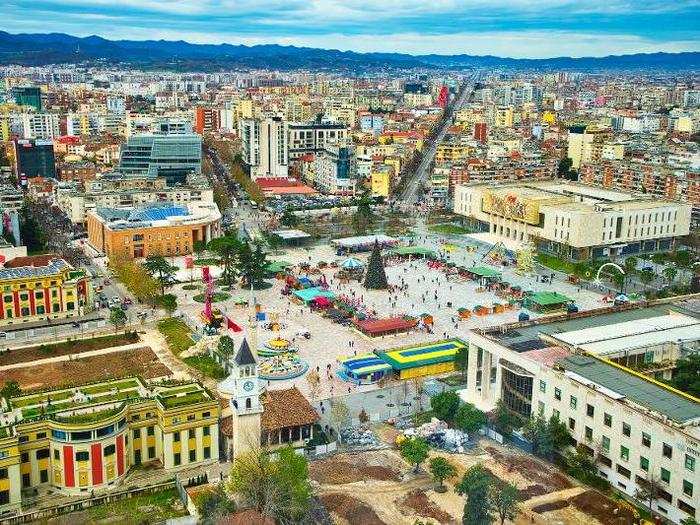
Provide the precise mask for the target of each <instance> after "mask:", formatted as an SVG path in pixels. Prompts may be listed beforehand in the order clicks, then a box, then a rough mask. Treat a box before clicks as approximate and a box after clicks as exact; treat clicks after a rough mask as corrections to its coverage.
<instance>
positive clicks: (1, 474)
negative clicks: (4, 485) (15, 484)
mask: <svg viewBox="0 0 700 525" xmlns="http://www.w3.org/2000/svg"><path fill="white" fill-rule="evenodd" d="M0 479H7V469H6V468H0Z"/></svg>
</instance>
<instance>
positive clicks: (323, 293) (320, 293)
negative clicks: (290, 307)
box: [294, 287, 335, 303]
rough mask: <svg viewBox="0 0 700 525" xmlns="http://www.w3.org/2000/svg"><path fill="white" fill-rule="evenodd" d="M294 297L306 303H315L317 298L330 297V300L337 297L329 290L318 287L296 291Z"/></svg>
mask: <svg viewBox="0 0 700 525" xmlns="http://www.w3.org/2000/svg"><path fill="white" fill-rule="evenodd" d="M294 295H295V296H297V297H298V298H299V299H301V300H302V301H304V302H305V303H308V302H309V301H313V300H314V299H315V298H316V297H328V299H333V298H334V297H335V294H334V293H333V292H331V291H329V290H322V289H321V288H318V287H314V288H305V289H303V290H296V291H295V292H294Z"/></svg>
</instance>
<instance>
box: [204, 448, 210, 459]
mask: <svg viewBox="0 0 700 525" xmlns="http://www.w3.org/2000/svg"><path fill="white" fill-rule="evenodd" d="M210 457H211V448H210V447H204V459H209V458H210Z"/></svg>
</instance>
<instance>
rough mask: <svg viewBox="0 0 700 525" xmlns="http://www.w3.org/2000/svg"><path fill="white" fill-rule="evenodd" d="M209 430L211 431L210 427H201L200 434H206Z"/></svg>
mask: <svg viewBox="0 0 700 525" xmlns="http://www.w3.org/2000/svg"><path fill="white" fill-rule="evenodd" d="M210 432H211V429H210V428H209V427H203V428H202V435H203V436H208V435H209V433H210Z"/></svg>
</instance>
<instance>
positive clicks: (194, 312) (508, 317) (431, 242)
mask: <svg viewBox="0 0 700 525" xmlns="http://www.w3.org/2000/svg"><path fill="white" fill-rule="evenodd" d="M414 242H415V243H416V244H417V245H421V246H427V247H430V248H431V249H434V250H437V251H442V253H443V254H444V255H447V256H448V257H449V259H450V260H452V261H453V262H455V263H457V264H459V265H463V266H465V267H470V266H472V265H473V264H486V263H485V262H484V263H482V261H481V259H482V258H483V256H484V254H485V252H486V251H488V249H489V248H488V247H486V246H483V245H482V246H478V249H477V251H475V252H474V251H468V250H467V249H466V248H465V246H466V245H467V244H472V245H476V243H469V242H462V243H461V244H457V243H454V242H452V244H453V246H456V248H451V251H450V252H449V253H448V252H444V251H443V250H444V248H445V244H444V242H445V239H443V238H442V237H441V236H438V235H424V236H421V237H418V238H416V240H415V241H414ZM368 256H369V254H367V253H364V254H356V255H353V257H355V258H357V259H359V260H361V261H363V262H366V261H367V258H368ZM270 258H271V259H272V260H279V261H286V262H289V263H293V264H297V265H298V264H299V263H309V264H310V265H311V266H316V265H317V264H318V262H319V261H324V262H326V263H330V262H334V261H337V262H342V261H343V260H344V259H345V257H339V256H338V255H336V253H335V251H334V250H333V249H332V248H331V247H330V246H314V247H311V248H294V249H287V250H284V251H283V252H280V253H279V254H277V255H273V256H271V257H270ZM175 264H177V265H178V266H179V267H181V268H182V267H183V266H184V264H183V261H181V260H180V261H175ZM497 269H498V270H499V271H501V272H502V274H503V280H504V281H507V282H509V283H511V284H513V285H518V286H520V287H522V289H523V290H532V291H535V292H538V291H555V292H559V293H561V294H564V295H566V296H567V297H569V298H571V299H573V300H574V302H575V304H576V305H577V306H578V307H579V309H580V310H590V309H593V308H599V307H601V306H603V303H602V301H601V293H600V292H599V291H597V290H588V289H585V288H581V287H578V286H576V285H572V284H571V283H568V282H566V281H563V280H559V279H555V280H554V282H553V283H546V282H538V280H536V275H531V276H523V275H518V274H516V273H515V271H514V270H515V268H514V267H513V266H508V267H500V266H499V267H498V268H497ZM337 271H338V269H337V268H330V267H329V268H326V269H324V270H323V275H324V276H325V278H326V280H327V282H328V284H329V287H330V290H331V291H333V292H334V293H336V294H338V295H339V294H343V295H346V296H348V297H350V298H353V299H355V300H357V301H360V302H361V303H362V304H363V305H365V308H366V310H367V311H369V312H371V313H372V314H373V315H376V316H377V317H379V318H383V317H392V316H402V315H413V316H416V315H420V314H423V313H427V314H430V315H432V316H433V318H434V326H433V327H432V333H429V332H428V331H426V330H423V329H419V330H414V331H412V332H410V333H406V334H398V335H393V336H384V337H376V338H369V337H367V336H365V335H363V334H361V333H360V332H358V331H357V330H355V329H353V328H351V327H346V326H342V325H340V324H337V323H335V322H332V321H331V320H329V319H326V318H324V317H323V316H322V315H321V313H320V312H314V311H311V310H310V309H309V308H308V307H306V306H303V305H300V304H296V303H294V302H292V300H291V299H290V297H289V296H284V295H282V293H281V291H282V289H283V287H284V282H283V281H280V280H276V279H275V280H273V281H272V283H273V285H272V287H271V288H268V289H266V290H258V291H254V292H250V291H249V290H241V289H240V288H239V287H238V285H234V287H233V290H231V291H230V294H231V297H230V298H229V299H227V300H225V301H222V302H218V303H215V305H214V306H215V307H216V308H219V309H220V310H221V311H222V312H223V313H224V314H225V315H226V316H227V317H229V318H231V319H233V320H234V321H235V322H237V323H239V324H240V325H241V326H243V327H245V328H246V330H244V332H239V333H234V332H232V331H228V334H229V335H230V336H231V337H232V338H233V339H234V341H235V342H236V344H238V343H239V342H240V341H241V340H242V338H243V337H244V335H245V334H246V333H247V323H248V319H249V317H250V312H251V309H250V308H248V307H245V306H237V305H235V299H236V298H240V297H241V296H243V297H245V298H249V297H251V296H252V297H253V298H254V301H255V302H257V303H258V304H260V305H261V308H262V311H263V312H265V313H266V314H267V315H268V319H270V318H271V319H278V320H279V321H280V330H279V332H273V331H272V330H269V329H266V328H265V327H263V326H262V323H261V326H260V327H259V328H258V334H257V337H258V344H259V345H260V346H262V345H264V344H265V343H266V342H267V341H269V340H270V339H273V338H275V337H277V336H280V337H282V338H285V339H288V340H289V341H291V342H292V345H293V346H294V347H296V348H297V349H298V355H299V357H301V358H302V359H304V360H306V361H307V362H308V363H309V370H314V369H317V370H318V372H319V375H320V377H321V388H320V391H319V393H318V397H317V399H326V398H329V397H332V396H338V395H347V394H350V393H356V392H362V391H367V390H372V389H374V388H376V386H375V385H363V386H355V385H350V384H349V383H346V382H343V381H341V380H340V379H338V378H337V377H336V374H335V372H336V371H337V369H338V359H339V358H342V357H344V356H351V355H354V354H362V353H367V352H373V351H374V350H375V349H391V348H395V347H399V346H405V345H410V344H421V343H429V342H433V341H436V340H438V339H442V338H445V337H448V338H449V337H460V338H463V339H467V338H468V332H469V331H470V330H471V329H474V328H486V327H490V326H494V325H501V324H505V323H511V322H515V321H517V320H518V314H519V313H520V310H511V311H506V312H504V313H501V314H492V315H488V316H475V315H472V317H471V318H470V319H467V320H460V319H459V316H458V312H457V309H458V308H468V309H470V310H471V309H473V308H474V306H476V305H483V306H491V305H493V304H494V303H502V302H503V299H502V298H499V297H497V296H496V294H495V293H492V292H489V291H478V289H479V285H478V283H477V282H475V281H470V280H466V279H459V278H457V277H456V276H449V277H448V276H446V275H445V273H444V272H443V271H442V270H439V269H433V268H430V267H429V266H428V261H427V260H424V259H414V260H411V261H404V262H398V261H393V262H390V263H389V264H388V265H387V267H386V273H387V278H388V281H389V284H390V285H392V286H394V287H395V289H397V288H403V290H400V291H394V292H389V291H375V290H366V289H365V288H364V287H363V286H362V283H359V282H357V281H350V282H349V283H346V284H341V283H340V282H339V280H338V279H337V277H336V273H337ZM211 272H212V275H213V276H214V277H218V276H219V275H220V274H221V269H220V268H216V267H213V268H211ZM297 275H299V276H305V275H307V274H306V273H304V272H301V273H298V271H297ZM547 275H549V273H547ZM177 277H178V279H179V280H181V281H189V280H190V279H193V280H194V281H196V282H199V281H200V280H201V269H200V268H198V267H195V268H194V269H192V270H180V271H179V272H178V276H177ZM309 277H310V278H311V279H312V280H316V279H319V278H320V277H321V274H320V273H315V274H313V273H312V274H310V275H309ZM217 290H224V288H223V287H221V286H217ZM172 292H173V293H176V294H177V295H178V304H179V305H180V310H181V312H182V313H183V314H184V316H185V317H186V319H187V320H188V322H189V323H190V324H191V325H195V326H197V325H198V326H201V320H200V318H199V312H200V311H201V310H202V307H203V305H202V304H201V303H197V302H195V301H193V300H192V297H193V296H194V295H196V294H198V293H201V290H183V287H182V285H177V286H174V287H173V289H172ZM527 313H528V314H529V315H530V316H531V318H533V319H534V318H537V317H539V316H540V314H538V313H536V312H532V311H530V310H527ZM304 331H308V332H309V333H310V334H311V337H310V339H305V338H303V337H301V336H300V335H299V334H300V333H302V332H304ZM292 385H296V386H297V387H299V388H300V389H301V390H302V391H303V392H304V393H305V394H307V395H308V394H309V385H308V382H307V381H306V379H305V377H304V376H301V377H298V378H296V379H290V380H284V381H270V382H269V384H268V388H271V389H278V388H289V387H290V386H292Z"/></svg>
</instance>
